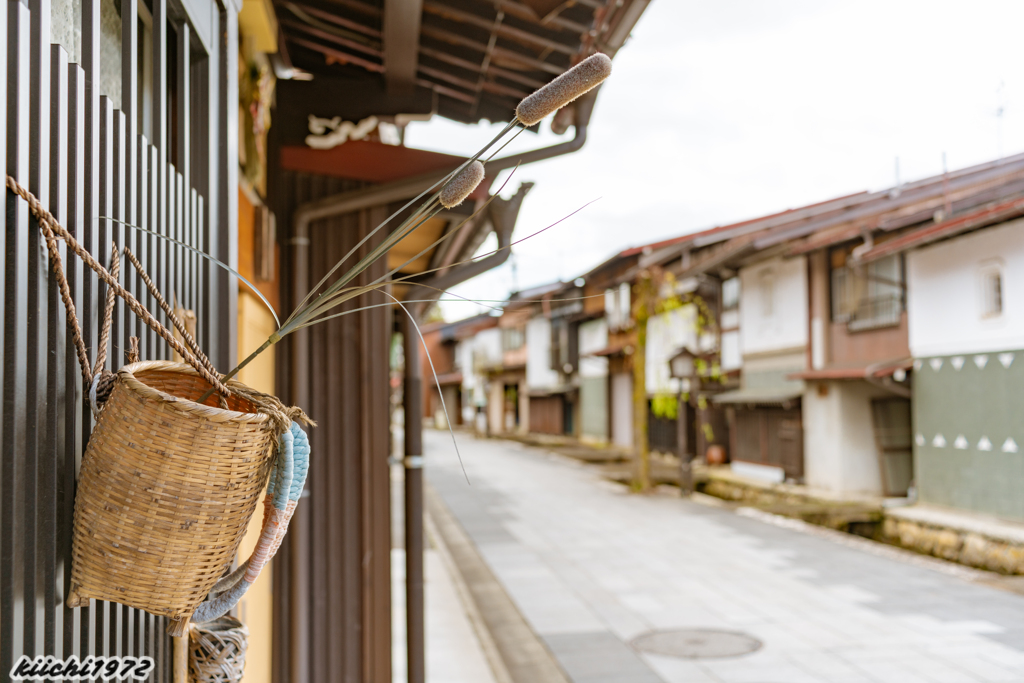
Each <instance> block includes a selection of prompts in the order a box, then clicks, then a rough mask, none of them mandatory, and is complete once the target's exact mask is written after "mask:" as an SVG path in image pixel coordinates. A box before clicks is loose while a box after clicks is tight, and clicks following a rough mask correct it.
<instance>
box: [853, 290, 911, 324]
mask: <svg viewBox="0 0 1024 683" xmlns="http://www.w3.org/2000/svg"><path fill="white" fill-rule="evenodd" d="M902 313H903V298H902V297H901V296H900V295H898V294H889V295H887V296H880V297H875V298H873V299H863V300H862V301H860V302H859V303H858V304H857V307H856V308H854V309H853V311H851V312H850V314H849V317H848V318H847V320H846V327H847V329H848V330H850V331H851V332H856V331H858V330H873V329H875V328H879V327H891V326H893V325H899V324H900V315H901V314H902Z"/></svg>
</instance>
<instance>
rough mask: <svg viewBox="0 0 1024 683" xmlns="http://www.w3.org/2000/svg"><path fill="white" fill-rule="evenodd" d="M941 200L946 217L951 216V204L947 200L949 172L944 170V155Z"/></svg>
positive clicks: (943, 160)
mask: <svg viewBox="0 0 1024 683" xmlns="http://www.w3.org/2000/svg"><path fill="white" fill-rule="evenodd" d="M942 200H943V204H944V205H945V210H946V216H951V215H953V202H951V201H950V200H949V170H948V169H947V168H946V153H945V152H943V153H942Z"/></svg>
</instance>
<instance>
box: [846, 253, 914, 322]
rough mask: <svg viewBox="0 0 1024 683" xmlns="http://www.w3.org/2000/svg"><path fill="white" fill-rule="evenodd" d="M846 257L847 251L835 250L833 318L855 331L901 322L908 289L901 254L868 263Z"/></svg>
mask: <svg viewBox="0 0 1024 683" xmlns="http://www.w3.org/2000/svg"><path fill="white" fill-rule="evenodd" d="M847 257H848V252H846V251H836V252H833V253H832V320H833V321H834V322H837V323H846V326H847V328H848V329H850V330H854V331H855V330H869V329H875V328H878V327H889V326H892V325H898V324H899V323H900V316H901V315H902V314H903V307H904V291H905V285H904V274H903V259H902V257H901V256H900V255H899V254H894V255H892V256H887V257H885V258H881V259H878V260H877V261H872V262H870V263H866V264H854V263H850V262H849V261H848V258H847Z"/></svg>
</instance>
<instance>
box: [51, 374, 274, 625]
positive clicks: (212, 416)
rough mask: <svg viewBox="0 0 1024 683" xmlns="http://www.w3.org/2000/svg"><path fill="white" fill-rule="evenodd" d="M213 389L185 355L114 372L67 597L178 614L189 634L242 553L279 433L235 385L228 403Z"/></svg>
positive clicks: (83, 492) (85, 462)
mask: <svg viewBox="0 0 1024 683" xmlns="http://www.w3.org/2000/svg"><path fill="white" fill-rule="evenodd" d="M228 386H229V387H231V388H240V389H247V388H246V387H245V386H244V385H242V384H240V383H238V382H229V383H228ZM209 388H210V384H209V383H207V382H206V380H204V379H203V378H202V377H201V376H200V375H199V374H198V373H197V372H196V371H195V370H193V369H192V368H191V367H189V366H188V365H184V364H181V363H171V362H166V361H150V362H143V363H134V364H132V365H126V366H125V367H123V368H122V369H121V370H120V371H119V372H118V373H117V381H116V383H115V384H114V389H113V391H112V393H111V395H110V398H109V399H108V401H107V403H106V404H105V406H104V408H103V410H102V412H100V414H99V418H98V421H97V424H96V427H95V429H94V430H93V432H92V435H91V436H90V438H89V445H88V447H87V448H86V451H85V455H84V457H83V459H82V469H81V474H80V476H79V480H78V493H77V495H76V497H75V517H74V541H73V551H72V559H73V564H72V570H71V591H70V593H69V596H68V601H67V603H68V605H69V606H70V607H77V606H79V605H83V604H86V602H87V601H88V600H89V599H90V598H94V599H97V600H109V601H113V602H118V603H121V604H123V605H128V606H130V607H137V608H140V609H143V610H145V611H147V612H150V613H151V614H156V615H162V616H166V617H170V618H171V619H173V620H174V621H173V622H172V624H171V628H170V631H171V633H172V634H175V635H181V634H182V633H183V632H184V628H185V624H186V623H187V620H188V618H189V617H190V616H191V614H192V612H193V611H194V610H195V608H196V607H197V606H198V605H199V603H200V602H202V601H203V599H204V598H206V596H207V593H209V591H210V588H211V587H212V586H213V584H214V583H215V582H216V581H217V579H219V578H220V577H221V576H222V575H223V573H224V570H225V569H226V568H227V567H228V565H229V564H230V563H231V562H232V560H233V559H234V556H235V552H236V551H237V549H238V544H239V542H240V541H241V538H242V535H243V533H244V532H245V529H246V527H247V525H248V524H249V518H250V517H251V516H252V514H253V510H254V509H255V507H256V503H257V500H258V498H259V497H260V493H261V492H262V491H263V489H264V487H265V486H266V484H267V478H268V476H269V474H270V470H271V467H272V465H273V459H274V449H273V448H272V446H273V445H274V443H275V437H274V434H273V431H272V429H271V425H270V418H269V417H268V416H267V415H265V414H262V413H257V412H255V411H256V406H255V405H254V404H253V403H251V402H250V401H249V400H247V399H246V398H243V397H241V396H239V395H238V394H237V393H235V392H234V391H233V392H232V393H231V395H230V397H229V398H228V399H227V403H228V407H227V409H226V410H225V409H222V408H220V407H218V406H217V401H218V396H217V395H216V394H214V395H212V396H211V398H210V399H208V401H207V404H204V405H201V404H199V403H196V402H195V401H196V400H197V399H198V398H199V397H200V396H201V395H202V394H203V393H204V392H205V391H206V390H207V389H209ZM249 391H251V390H249Z"/></svg>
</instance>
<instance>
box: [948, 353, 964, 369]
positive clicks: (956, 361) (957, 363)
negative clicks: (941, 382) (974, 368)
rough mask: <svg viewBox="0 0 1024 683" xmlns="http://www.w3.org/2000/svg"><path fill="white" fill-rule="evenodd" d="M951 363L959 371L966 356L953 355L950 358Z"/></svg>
mask: <svg viewBox="0 0 1024 683" xmlns="http://www.w3.org/2000/svg"><path fill="white" fill-rule="evenodd" d="M949 364H950V365H952V366H953V369H954V370H958V371H959V370H960V368H962V367H963V366H964V357H963V356H953V357H952V358H950V359H949Z"/></svg>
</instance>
